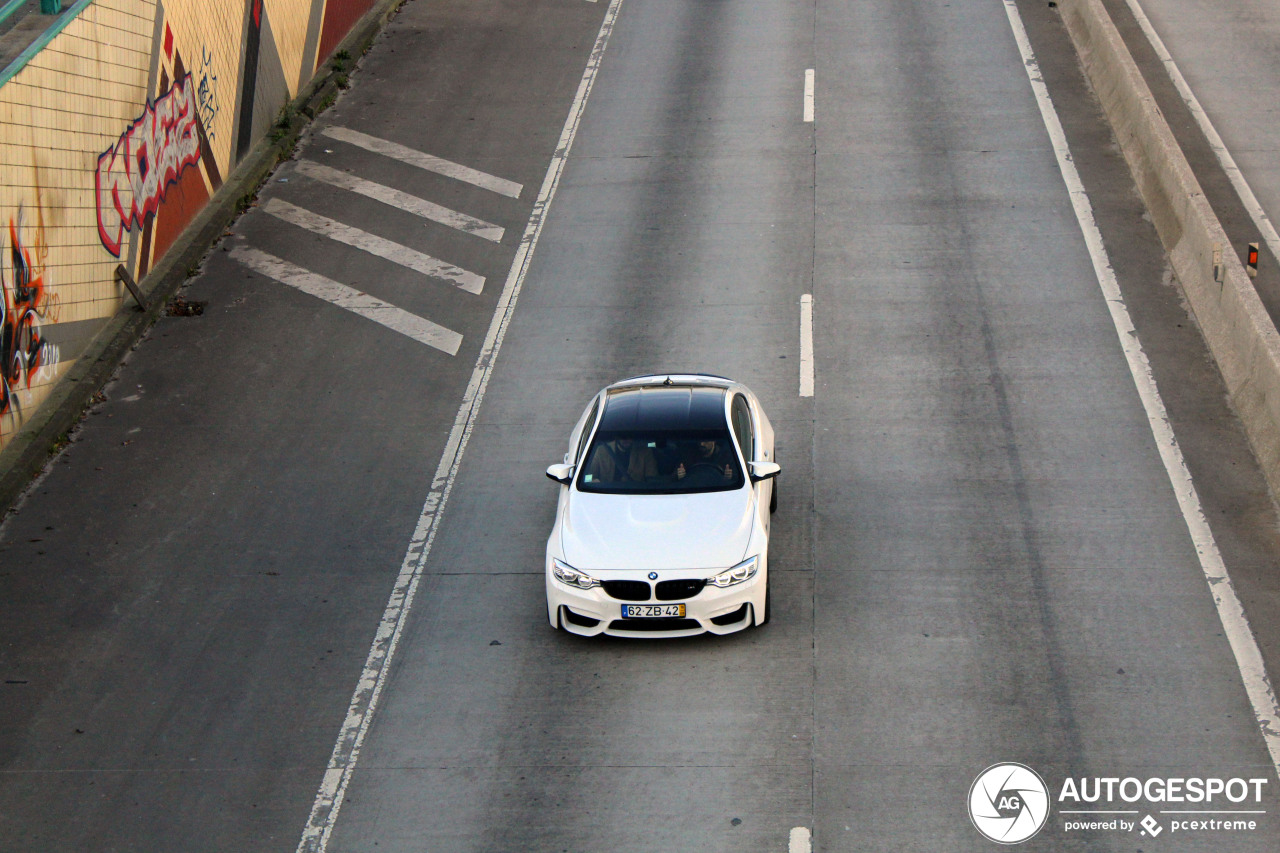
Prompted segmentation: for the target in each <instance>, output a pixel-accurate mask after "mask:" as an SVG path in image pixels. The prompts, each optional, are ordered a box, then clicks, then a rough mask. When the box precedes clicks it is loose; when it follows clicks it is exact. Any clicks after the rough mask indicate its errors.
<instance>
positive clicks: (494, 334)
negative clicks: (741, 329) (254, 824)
mask: <svg viewBox="0 0 1280 853" xmlns="http://www.w3.org/2000/svg"><path fill="white" fill-rule="evenodd" d="M621 7H622V0H610V2H609V8H608V9H607V10H606V11H605V15H604V21H603V22H602V23H601V24H600V33H599V35H598V36H597V37H596V43H595V46H594V47H593V48H592V50H591V58H590V59H589V60H588V61H587V67H586V69H585V70H583V72H582V80H581V82H579V84H578V92H577V94H576V95H575V96H574V98H573V104H572V105H571V106H570V108H569V116H568V118H566V119H565V122H564V129H563V130H562V131H561V132H560V139H559V141H558V142H557V143H556V147H555V153H554V154H553V155H552V156H551V163H550V164H549V165H548V166H547V174H546V177H544V178H543V180H542V188H541V189H540V190H539V191H538V198H537V200H536V201H535V202H534V204H533V211H532V212H531V213H530V214H529V222H528V224H527V225H526V226H525V229H524V234H523V235H521V237H520V245H519V247H518V248H517V249H516V256H515V259H514V260H512V262H511V270H510V272H508V273H507V281H506V284H505V285H504V286H503V288H502V295H501V296H500V297H499V298H498V305H497V308H495V309H494V314H493V320H492V321H490V323H489V331H488V333H487V334H486V335H485V339H484V344H483V345H482V346H481V347H480V354H479V355H478V356H476V366H475V368H474V369H473V370H472V372H471V381H470V382H469V383H468V384H467V390H466V391H465V392H463V395H462V404H461V405H460V406H458V414H457V415H456V416H455V418H454V421H453V429H452V430H450V431H449V438H448V440H447V441H446V442H445V446H444V452H443V453H441V454H440V464H439V466H438V467H437V468H436V474H435V478H434V479H433V480H432V481H431V491H429V492H428V493H427V497H426V500H425V502H424V503H423V506H422V514H421V515H420V516H419V517H418V525H417V528H416V529H415V530H414V532H413V537H412V538H411V539H410V540H409V546H408V548H407V549H406V551H405V555H404V562H403V563H401V565H400V574H399V575H397V577H396V582H395V585H394V586H393V587H392V589H391V597H390V598H389V599H388V600H387V607H386V610H384V611H383V613H382V619H381V621H380V622H379V623H378V631H377V634H376V635H375V636H374V641H373V645H372V647H371V648H370V649H369V656H368V658H367V659H366V660H365V665H364V670H363V671H362V672H361V674H360V680H359V681H358V682H357V684H356V689H355V692H354V693H353V694H352V696H351V703H350V705H348V706H347V716H346V719H345V720H343V723H342V728H341V729H340V730H339V731H338V739H337V742H336V743H335V744H334V746H333V753H332V754H331V756H330V758H329V766H328V768H327V769H326V770H325V774H324V778H323V780H322V781H321V783H320V788H319V790H318V791H317V792H316V799H315V802H314V804H313V805H312V807H311V814H310V815H309V816H308V818H307V824H306V826H305V827H304V828H303V830H302V838H301V840H299V842H298V853H323V851H324V850H325V848H326V846H327V845H328V843H329V837H330V835H331V834H332V832H333V827H334V824H335V823H336V822H337V819H338V813H339V811H340V810H341V808H342V801H343V798H344V797H345V796H346V791H347V786H348V785H349V784H350V783H351V774H352V772H353V771H354V770H355V767H356V763H357V761H358V760H359V758H360V749H361V747H362V746H363V745H364V739H365V736H366V735H367V733H368V731H369V725H370V723H371V722H372V721H373V715H374V712H375V711H376V710H377V707H378V699H379V697H380V696H381V695H382V690H383V687H384V686H385V684H386V680H387V673H388V672H389V671H390V664H391V661H392V659H393V658H394V657H395V652H396V647H397V646H398V645H399V643H400V637H401V636H402V634H403V632H404V626H405V624H406V622H407V621H408V617H409V613H410V611H411V610H412V608H413V601H414V596H415V595H416V593H417V591H418V581H419V579H420V578H421V577H422V569H423V566H424V565H425V564H426V561H427V557H428V555H429V554H430V553H431V544H432V542H434V541H435V536H436V531H437V530H438V529H439V526H440V519H441V517H442V516H443V514H444V508H445V506H446V505H447V504H448V501H449V495H450V493H451V492H452V491H453V484H454V482H455V480H456V479H457V476H458V468H459V466H461V464H462V456H463V453H465V452H466V449H467V441H468V439H469V438H470V437H471V430H472V428H473V427H474V425H475V420H476V415H477V414H478V413H479V411H480V404H481V403H482V402H483V401H484V392H485V389H486V388H487V387H488V385H489V377H490V375H491V374H492V371H493V364H494V362H495V361H496V360H497V357H498V352H499V351H500V350H501V349H502V340H503V338H504V337H505V336H506V334H507V327H508V326H509V325H510V323H511V317H512V314H513V313H514V312H515V308H516V300H517V299H518V298H519V297H520V290H521V288H523V287H524V279H525V276H526V275H527V274H528V272H529V264H530V262H531V261H532V260H533V253H534V250H535V249H536V248H537V247H538V238H539V237H540V236H541V235H542V226H543V224H544V223H545V222H546V217H547V211H548V210H550V208H551V202H552V201H553V200H554V199H555V195H556V189H557V188H558V187H559V186H560V176H561V175H562V174H563V173H564V167H565V163H566V161H567V160H568V158H569V152H570V151H571V150H572V149H573V140H574V138H575V137H576V136H577V133H578V125H579V123H580V122H581V121H582V112H583V110H584V109H585V108H586V105H587V98H588V97H589V96H590V94H591V88H592V86H594V85H595V80H596V74H597V73H598V72H599V70H600V65H601V63H602V62H603V60H604V53H605V48H607V47H608V45H609V36H610V34H611V33H612V32H613V25H614V21H615V20H616V19H617V17H618V10H619V9H620V8H621Z"/></svg>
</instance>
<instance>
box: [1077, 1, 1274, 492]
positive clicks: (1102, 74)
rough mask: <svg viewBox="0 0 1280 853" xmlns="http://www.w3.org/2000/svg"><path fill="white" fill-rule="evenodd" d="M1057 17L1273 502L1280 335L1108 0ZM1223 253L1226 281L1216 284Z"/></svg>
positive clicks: (1082, 5)
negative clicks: (1118, 26)
mask: <svg viewBox="0 0 1280 853" xmlns="http://www.w3.org/2000/svg"><path fill="white" fill-rule="evenodd" d="M1058 8H1059V9H1060V10H1061V12H1062V19H1063V22H1064V23H1065V24H1066V27H1067V31H1068V33H1069V34H1070V36H1071V40H1072V41H1073V42H1074V43H1075V48H1076V51H1077V53H1079V55H1080V60H1081V62H1082V64H1083V66H1084V69H1085V73H1086V75H1087V76H1088V78H1089V82H1090V83H1091V84H1092V86H1093V89H1094V91H1095V92H1096V93H1097V96H1098V99H1099V100H1100V101H1101V102H1102V107H1103V110H1104V111H1105V112H1106V115H1107V118H1108V120H1109V121H1110V122H1111V126H1112V128H1113V130H1114V131H1115V135H1116V139H1117V140H1118V142H1119V143H1120V149H1121V150H1122V151H1123V152H1124V156H1125V159H1126V160H1127V161H1128V163H1129V168H1130V170H1131V171H1132V172H1133V177H1134V180H1135V182H1136V183H1137V185H1138V190H1139V191H1140V192H1141V193H1142V198H1143V200H1144V201H1145V202H1146V205H1147V209H1148V210H1149V211H1150V213H1151V218H1152V220H1153V221H1154V222H1155V226H1156V230H1157V231H1158V232H1159V234H1160V240H1161V242H1162V243H1163V244H1164V248H1165V251H1166V252H1168V254H1169V258H1170V260H1171V261H1172V263H1173V270H1174V273H1175V274H1176V275H1177V277H1178V281H1179V283H1180V284H1181V286H1182V290H1183V293H1184V294H1185V295H1186V298H1187V302H1188V303H1189V304H1190V306H1191V310H1192V313H1193V314H1194V316H1195V320H1196V323H1197V324H1199V326H1200V330H1201V333H1202V334H1203V335H1204V339H1205V341H1206V343H1207V344H1208V347H1209V351H1210V352H1211V353H1212V354H1213V357H1214V359H1215V360H1216V361H1217V363H1218V368H1219V370H1220V371H1221V372H1222V377H1223V379H1224V380H1225V382H1226V385H1227V391H1228V394H1229V395H1230V399H1231V403H1232V406H1233V407H1234V408H1235V410H1236V413H1237V414H1238V415H1239V416H1240V419H1241V420H1242V421H1243V422H1244V426H1245V430H1246V432H1247V433H1248V436H1249V442H1250V444H1251V445H1252V447H1253V452H1254V455H1255V456H1257V458H1258V462H1259V464H1261V466H1262V470H1263V473H1264V475H1265V476H1266V478H1267V483H1268V485H1269V486H1270V488H1271V494H1272V496H1273V497H1280V332H1277V331H1276V326H1275V323H1273V322H1272V320H1271V317H1270V316H1269V315H1268V314H1267V311H1266V309H1265V308H1264V307H1263V304H1262V301H1261V300H1260V299H1259V298H1258V293H1257V291H1256V290H1254V288H1253V284H1252V282H1251V281H1250V280H1249V277H1248V274H1247V273H1246V272H1245V269H1244V264H1243V263H1241V261H1240V259H1239V257H1238V256H1237V255H1236V253H1235V251H1234V250H1233V249H1232V247H1231V244H1230V242H1229V241H1228V238H1227V234H1226V232H1225V231H1224V230H1223V228H1222V224H1221V223H1220V222H1219V221H1218V217H1217V215H1216V214H1214V212H1213V209H1212V208H1211V207H1210V206H1209V202H1208V200H1207V199H1206V198H1205V196H1204V192H1203V191H1202V190H1201V188H1200V183H1199V181H1197V180H1196V177H1195V174H1194V173H1193V172H1192V170H1191V165H1190V164H1189V163H1188V162H1187V158H1186V156H1185V155H1184V154H1183V153H1182V149H1181V148H1180V147H1179V146H1178V143H1177V141H1176V140H1175V139H1174V136H1173V131H1172V130H1170V128H1169V124H1168V122H1167V121H1166V120H1165V118H1164V115H1163V114H1162V113H1161V112H1160V108H1159V107H1158V106H1157V105H1156V102H1155V98H1154V97H1153V96H1152V94H1151V90H1150V89H1149V88H1148V87H1147V84H1146V81H1144V80H1143V78H1142V74H1141V72H1140V71H1139V70H1138V66H1137V63H1135V62H1134V60H1133V57H1132V55H1131V54H1130V53H1129V49H1128V48H1127V47H1126V46H1125V43H1124V41H1123V39H1122V38H1121V36H1120V33H1119V31H1118V30H1117V29H1116V26H1115V24H1114V23H1113V22H1112V20H1111V16H1110V15H1109V14H1108V13H1107V10H1106V7H1104V6H1103V5H1102V2H1101V0H1061V2H1059V4H1058ZM1215 249H1220V250H1221V263H1222V275H1221V281H1218V280H1217V278H1215V275H1214V253H1215Z"/></svg>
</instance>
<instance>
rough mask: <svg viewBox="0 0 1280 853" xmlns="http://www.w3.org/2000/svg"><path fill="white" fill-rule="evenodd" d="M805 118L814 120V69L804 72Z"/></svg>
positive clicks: (809, 120)
mask: <svg viewBox="0 0 1280 853" xmlns="http://www.w3.org/2000/svg"><path fill="white" fill-rule="evenodd" d="M804 120H805V121H806V122H812V121H813V69H812V68H807V69H805V72H804Z"/></svg>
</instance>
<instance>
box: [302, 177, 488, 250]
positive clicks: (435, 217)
mask: <svg viewBox="0 0 1280 853" xmlns="http://www.w3.org/2000/svg"><path fill="white" fill-rule="evenodd" d="M296 171H297V172H298V174H300V175H305V176H307V177H308V178H311V179H313V180H317V181H323V182H324V183H326V184H329V185H330V186H334V187H338V188H339V189H344V190H350V191H351V192H353V193H359V194H360V195H362V196H365V197H366V198H371V199H373V200H375V201H380V202H382V203H383V204H386V205H390V206H391V207H394V208H398V209H399V210H405V211H408V212H409V213H412V214H415V215H417V216H421V217H422V218H423V219H430V220H431V221H432V222H438V223H439V224H441V225H447V226H448V227H450V228H456V229H458V230H459V231H465V232H467V233H468V234H474V235H476V236H477V237H483V238H484V239H486V240H490V241H492V242H494V243H500V242H502V234H503V229H502V227H501V226H499V225H494V224H492V223H490V222H485V221H484V220H483V219H476V218H475V217H474V216H468V215H467V214H465V213H459V212H458V211H456V210H450V209H449V208H447V207H443V206H441V205H438V204H436V203H435V202H432V201H427V200H426V199H423V198H418V197H417V196H416V195H410V194H409V193H407V192H403V191H401V190H398V189H395V188H394V187H389V186H386V185H385V184H379V183H375V182H374V181H367V180H365V179H364V178H358V177H356V176H355V175H352V174H349V173H347V172H342V171H339V170H337V169H332V168H330V167H328V166H325V165H323V164H322V163H317V162H315V161H314V160H302V161H300V162H299V163H298V165H297V167H296Z"/></svg>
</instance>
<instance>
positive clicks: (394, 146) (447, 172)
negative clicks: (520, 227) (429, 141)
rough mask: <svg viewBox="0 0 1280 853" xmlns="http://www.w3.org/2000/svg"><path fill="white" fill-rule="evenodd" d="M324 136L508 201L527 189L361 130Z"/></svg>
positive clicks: (341, 130)
mask: <svg viewBox="0 0 1280 853" xmlns="http://www.w3.org/2000/svg"><path fill="white" fill-rule="evenodd" d="M321 132H322V133H323V134H324V135H325V136H328V137H329V138H331V139H336V140H338V141H339V142H346V143H348V144H349V145H355V146H358V147H360V148H363V149H365V150H366V151H372V152H374V153H375V154H381V155H383V156H384V157H391V158H393V159H396V160H399V161H400V162H402V163H408V164H409V165H410V166H417V167H418V168H419V169H425V170H426V171H428V172H435V173H436V174H437V175H444V176H445V177H447V178H453V179H455V180H459V181H464V182H466V183H468V184H472V185H474V186H477V187H481V188H483V189H486V190H490V191H491V192H495V193H497V194H498V195H505V196H507V197H509V198H519V197H520V192H521V190H523V189H524V187H522V186H521V185H520V184H517V183H516V182H515V181H508V180H506V179H504V178H498V177H494V176H493V175H490V174H486V173H485V172H481V171H480V170H479V169H472V168H471V167H470V166H463V165H461V164H460V163H454V162H451V161H449V160H445V159H444V158H443V157H435V156H433V155H431V154H424V153H423V152H421V151H415V150H414V149H412V148H409V147H407V146H404V145H401V144H400V143H398V142H392V141H390V140H388V139H379V138H378V137H376V136H370V135H369V134H367V133H361V132H360V131H358V130H351V129H349V128H345V127H326V128H325V129H324V130H323V131H321Z"/></svg>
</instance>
